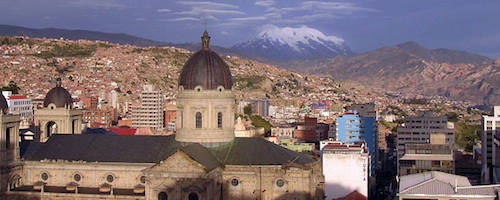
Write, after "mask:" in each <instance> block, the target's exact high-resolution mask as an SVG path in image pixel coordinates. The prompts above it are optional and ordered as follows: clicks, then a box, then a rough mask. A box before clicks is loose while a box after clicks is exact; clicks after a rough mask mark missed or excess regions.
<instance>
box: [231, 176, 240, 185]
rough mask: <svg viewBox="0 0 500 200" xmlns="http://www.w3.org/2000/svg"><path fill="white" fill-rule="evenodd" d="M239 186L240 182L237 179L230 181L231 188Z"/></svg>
mask: <svg viewBox="0 0 500 200" xmlns="http://www.w3.org/2000/svg"><path fill="white" fill-rule="evenodd" d="M239 184H240V181H239V180H238V179H237V178H233V179H231V185H232V186H235V187H236V186H238V185H239Z"/></svg>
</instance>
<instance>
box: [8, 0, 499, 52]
mask: <svg viewBox="0 0 500 200" xmlns="http://www.w3.org/2000/svg"><path fill="white" fill-rule="evenodd" d="M0 3H1V5H2V6H1V7H0V24H9V25H18V26H24V27H29V28H48V27H53V28H64V29H83V30H94V31H102V32H112V33H126V34H131V35H135V36H139V37H144V38H148V39H153V40H157V41H164V42H175V43H184V42H199V41H200V37H201V34H202V33H203V30H204V29H207V30H208V31H209V33H210V35H211V36H212V43H213V44H215V45H220V46H224V47H230V46H232V45H234V44H236V43H240V42H243V41H246V40H249V39H252V38H253V37H255V36H256V35H257V34H258V33H259V32H260V31H262V29H263V28H264V27H267V26H266V25H269V24H272V25H275V26H278V27H300V26H302V25H306V26H308V27H310V28H314V29H317V30H319V31H321V32H323V33H324V34H325V35H333V36H337V37H340V38H343V39H344V40H345V41H346V43H347V45H348V46H350V47H351V49H352V50H354V51H355V52H358V53H362V52H367V51H370V50H373V49H377V48H381V47H384V46H390V45H396V44H400V43H403V42H406V41H410V40H411V41H415V42H417V43H419V44H421V45H423V46H425V47H428V48H432V49H434V48H448V49H455V50H462V51H467V52H471V53H477V54H481V55H485V56H488V57H491V58H496V59H500V11H499V9H500V1H498V0H490V1H466V0H439V1H433V0H405V1H401V0H385V1H376V0H359V1H319V0H318V1H297V0H286V1H285V0H282V1H273V0H261V1H249V0H242V1H229V0H227V1H175V0H0Z"/></svg>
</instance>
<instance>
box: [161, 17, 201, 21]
mask: <svg viewBox="0 0 500 200" xmlns="http://www.w3.org/2000/svg"><path fill="white" fill-rule="evenodd" d="M160 21H165V22H178V21H201V20H200V19H198V18H194V17H179V18H173V19H161V20H160Z"/></svg>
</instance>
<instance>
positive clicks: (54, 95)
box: [43, 78, 73, 107]
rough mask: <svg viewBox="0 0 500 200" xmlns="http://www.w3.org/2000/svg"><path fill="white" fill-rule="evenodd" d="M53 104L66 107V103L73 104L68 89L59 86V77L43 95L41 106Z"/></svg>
mask: <svg viewBox="0 0 500 200" xmlns="http://www.w3.org/2000/svg"><path fill="white" fill-rule="evenodd" d="M51 103H53V104H55V105H56V106H57V107H66V105H70V106H71V105H72V104H73V98H71V94H69V92H68V90H66V89H64V88H63V87H61V79H59V78H58V79H57V83H56V87H54V88H52V89H51V90H50V91H49V92H48V93H47V96H45V100H43V107H47V106H49V104H51Z"/></svg>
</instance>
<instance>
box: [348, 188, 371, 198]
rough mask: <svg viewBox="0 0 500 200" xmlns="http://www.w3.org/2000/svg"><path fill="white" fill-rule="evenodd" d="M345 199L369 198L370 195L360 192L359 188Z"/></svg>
mask: <svg viewBox="0 0 500 200" xmlns="http://www.w3.org/2000/svg"><path fill="white" fill-rule="evenodd" d="M344 200H368V197H366V196H365V195H363V194H361V193H359V192H358V191H357V190H354V191H352V192H351V193H349V194H348V195H346V196H345V198H344Z"/></svg>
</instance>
